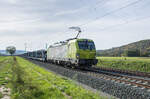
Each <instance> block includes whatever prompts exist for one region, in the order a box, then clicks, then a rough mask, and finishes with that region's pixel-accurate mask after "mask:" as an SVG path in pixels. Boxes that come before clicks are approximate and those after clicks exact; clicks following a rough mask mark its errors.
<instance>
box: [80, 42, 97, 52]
mask: <svg viewBox="0 0 150 99" xmlns="http://www.w3.org/2000/svg"><path fill="white" fill-rule="evenodd" d="M78 46H79V49H83V50H86V49H89V50H93V49H95V45H94V42H89V41H78Z"/></svg>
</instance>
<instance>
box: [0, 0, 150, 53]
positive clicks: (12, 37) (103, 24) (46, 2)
mask: <svg viewBox="0 0 150 99" xmlns="http://www.w3.org/2000/svg"><path fill="white" fill-rule="evenodd" d="M149 5H150V0H0V50H2V49H6V47H7V46H12V45H13V46H15V47H16V48H17V49H18V50H24V49H25V44H26V47H27V51H32V50H39V49H45V48H46V44H47V45H48V46H49V45H51V44H53V43H55V42H58V41H63V40H66V39H68V38H73V37H75V36H76V35H77V32H76V31H74V30H70V29H69V27H72V26H78V27H80V28H81V30H82V33H81V35H80V38H88V39H92V40H94V42H95V45H96V48H97V49H99V50H100V49H108V48H112V47H117V46H121V45H125V44H128V43H132V42H135V41H139V40H143V39H150V32H149V31H150V13H149V11H150V6H149Z"/></svg>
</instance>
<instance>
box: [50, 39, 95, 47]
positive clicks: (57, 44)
mask: <svg viewBox="0 0 150 99" xmlns="http://www.w3.org/2000/svg"><path fill="white" fill-rule="evenodd" d="M76 41H93V40H91V39H84V38H80V39H77V38H70V39H67V40H65V41H60V42H57V43H54V44H53V45H50V46H49V47H56V46H61V45H66V44H67V43H68V42H76Z"/></svg>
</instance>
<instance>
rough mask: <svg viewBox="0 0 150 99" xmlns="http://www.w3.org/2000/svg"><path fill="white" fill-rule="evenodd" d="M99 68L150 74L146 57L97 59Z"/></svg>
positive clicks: (149, 66) (149, 61) (149, 59)
mask: <svg viewBox="0 0 150 99" xmlns="http://www.w3.org/2000/svg"><path fill="white" fill-rule="evenodd" d="M97 59H98V60H99V61H98V64H97V66H99V67H108V68H114V69H122V70H131V71H140V72H150V58H148V57H98V58H97Z"/></svg>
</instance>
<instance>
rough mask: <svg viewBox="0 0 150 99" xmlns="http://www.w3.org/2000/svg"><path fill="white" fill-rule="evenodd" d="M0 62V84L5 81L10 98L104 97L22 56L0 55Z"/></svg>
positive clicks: (102, 98) (76, 98)
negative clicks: (9, 90) (9, 89)
mask: <svg viewBox="0 0 150 99" xmlns="http://www.w3.org/2000/svg"><path fill="white" fill-rule="evenodd" d="M0 62H1V63H0V76H1V77H0V81H2V82H0V84H3V83H4V82H5V83H7V86H8V87H9V88H11V98H12V99H60V97H61V99H68V98H69V99H71V98H72V99H106V98H105V97H101V96H99V95H98V94H97V93H93V92H91V91H89V90H86V89H84V88H82V87H81V86H78V85H76V84H75V83H74V82H73V81H70V80H67V79H66V78H62V77H59V76H57V75H55V74H53V73H51V72H49V71H47V70H45V69H43V68H40V67H39V66H37V65H35V64H32V63H31V62H29V61H27V60H24V59H23V58H19V57H17V58H13V57H12V56H9V57H5V58H4V57H0ZM5 77H8V78H9V80H7V81H5V79H4V78H5Z"/></svg>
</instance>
